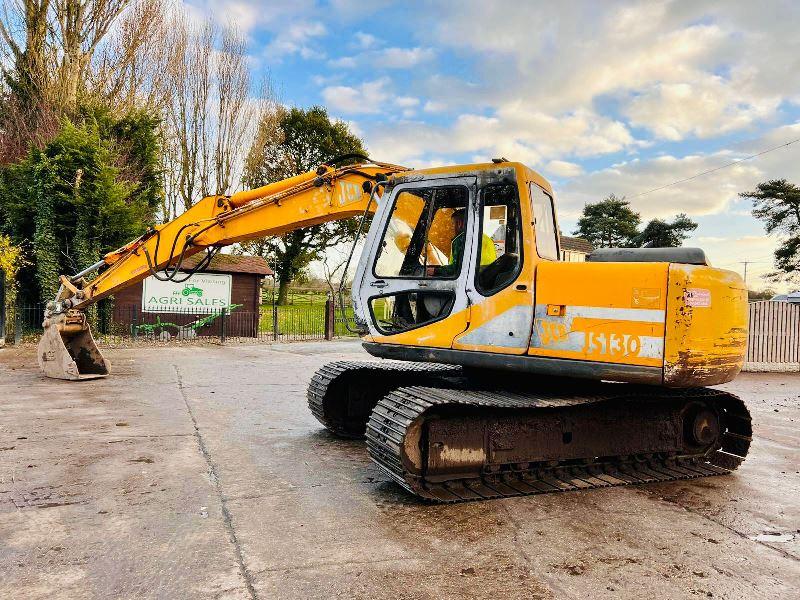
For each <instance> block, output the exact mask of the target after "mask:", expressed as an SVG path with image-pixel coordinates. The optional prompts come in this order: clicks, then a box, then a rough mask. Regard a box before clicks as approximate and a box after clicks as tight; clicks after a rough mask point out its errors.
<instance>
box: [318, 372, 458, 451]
mask: <svg viewBox="0 0 800 600" xmlns="http://www.w3.org/2000/svg"><path fill="white" fill-rule="evenodd" d="M460 374H461V367H458V366H453V365H442V364H436V363H418V362H403V361H395V360H383V361H380V362H366V361H336V362H332V363H328V364H327V365H325V366H324V367H322V368H320V369H319V370H318V371H317V372H316V373H314V376H313V377H312V378H311V382H310V383H309V384H308V408H309V409H310V410H311V414H313V415H314V416H315V417H316V418H317V420H318V421H319V422H320V423H322V424H323V425H324V426H325V427H326V428H327V429H328V430H329V431H331V432H332V433H334V434H335V435H338V436H340V437H347V438H356V439H357V438H362V437H364V432H365V430H366V427H367V421H368V420H369V412H370V411H371V410H372V408H373V407H374V406H375V405H376V404H377V403H378V401H379V400H380V399H381V398H382V397H383V396H384V395H386V394H387V393H388V392H389V391H390V390H392V389H395V388H399V387H402V386H404V385H428V386H430V385H436V384H437V383H439V382H442V383H444V382H447V381H451V378H453V377H458V376H459V375H460ZM351 385H352V386H353V387H355V388H356V389H357V390H358V392H359V393H361V394H366V395H367V396H368V399H367V403H368V404H371V406H369V410H368V411H366V412H363V411H354V410H352V408H351V407H350V406H349V403H350V391H351V390H350V389H349V388H350V386H351Z"/></svg>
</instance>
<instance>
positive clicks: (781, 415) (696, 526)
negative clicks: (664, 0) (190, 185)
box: [0, 342, 800, 599]
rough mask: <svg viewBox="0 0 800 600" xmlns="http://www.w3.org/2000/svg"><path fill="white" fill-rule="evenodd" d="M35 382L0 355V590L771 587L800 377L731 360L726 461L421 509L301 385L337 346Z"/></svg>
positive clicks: (797, 524)
mask: <svg viewBox="0 0 800 600" xmlns="http://www.w3.org/2000/svg"><path fill="white" fill-rule="evenodd" d="M107 355H108V357H109V358H110V359H111V361H112V364H113V366H114V373H115V374H114V376H113V377H111V378H108V379H105V380H101V381H94V382H82V383H69V382H59V381H52V380H45V379H43V378H42V377H41V376H40V375H39V374H38V371H37V369H36V367H35V355H34V351H33V350H32V349H30V350H22V351H20V350H16V349H13V348H6V349H4V350H2V351H0V598H107V597H122V598H260V599H263V598H407V599H412V598H414V599H416V598H420V599H421V598H620V597H621V598H648V599H653V598H695V597H699V598H712V597H713V598H729V599H732V598H771V599H772V598H789V597H797V596H796V595H795V594H797V590H798V589H799V588H800V474H799V473H798V471H800V434H799V433H798V428H797V425H798V423H800V374H743V375H742V376H740V377H739V379H737V380H736V381H735V382H734V383H732V384H729V385H727V386H724V387H726V388H727V389H729V390H731V391H733V392H734V393H737V394H739V395H741V396H742V397H743V398H744V400H745V401H746V403H747V405H748V407H749V409H750V411H751V412H752V414H753V421H754V430H755V439H754V441H753V444H752V446H751V451H750V455H749V457H748V459H747V461H745V463H744V464H743V465H742V467H741V468H740V470H739V471H738V472H737V474H736V475H733V476H727V477H717V478H710V479H703V480H695V481H687V482H672V483H662V484H657V485H652V486H649V487H648V486H642V487H626V488H611V489H601V490H592V491H588V492H570V493H565V494H554V495H546V496H533V497H525V498H511V499H504V500H493V501H488V502H478V503H465V504H457V505H430V504H422V503H420V502H418V501H416V500H415V499H414V498H413V497H411V496H409V495H408V494H406V493H405V492H403V491H402V490H401V489H400V488H398V487H397V486H396V485H394V484H392V483H390V482H388V481H387V479H386V477H385V476H384V475H383V474H382V473H381V472H380V471H379V470H378V469H377V468H376V467H375V466H373V465H372V463H371V462H370V461H369V459H368V458H367V455H366V450H365V448H364V446H363V444H362V443H360V442H350V441H346V442H345V441H341V440H338V439H336V438H333V437H332V436H330V435H329V434H327V433H326V432H325V431H324V430H323V429H322V428H321V426H320V425H319V424H318V423H317V421H316V420H315V419H314V418H313V417H312V416H311V414H310V413H309V412H308V410H307V408H306V401H305V387H306V384H307V382H308V380H309V379H310V377H311V375H312V373H313V372H314V370H316V369H317V368H318V367H319V366H321V365H322V364H324V363H325V362H328V361H332V360H339V359H345V358H349V359H359V358H365V357H366V355H365V354H364V353H363V352H362V350H361V348H360V346H359V345H358V344H357V343H353V342H322V343H298V344H285V345H275V346H236V345H232V346H228V347H219V346H183V347H177V348H147V349H142V348H139V349H136V350H114V351H109V352H108V353H107Z"/></svg>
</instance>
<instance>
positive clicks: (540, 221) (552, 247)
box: [530, 183, 558, 260]
mask: <svg viewBox="0 0 800 600" xmlns="http://www.w3.org/2000/svg"><path fill="white" fill-rule="evenodd" d="M530 190H531V208H532V209H533V218H534V230H535V232H536V253H537V254H538V255H539V256H540V257H541V258H547V259H550V260H558V240H557V239H556V220H555V211H554V210H553V199H552V198H551V197H550V195H549V194H548V193H547V192H545V191H544V190H543V189H542V188H540V187H539V186H538V185H536V184H535V183H531V184H530Z"/></svg>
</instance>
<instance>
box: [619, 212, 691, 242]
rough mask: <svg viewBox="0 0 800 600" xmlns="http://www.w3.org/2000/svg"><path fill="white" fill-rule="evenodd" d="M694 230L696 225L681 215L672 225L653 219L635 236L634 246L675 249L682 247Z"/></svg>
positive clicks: (676, 217) (677, 216)
mask: <svg viewBox="0 0 800 600" xmlns="http://www.w3.org/2000/svg"><path fill="white" fill-rule="evenodd" d="M695 229H697V223H695V222H694V221H692V220H691V219H690V218H689V217H688V216H686V215H685V214H683V213H681V214H679V215H676V216H675V218H674V219H673V220H672V223H668V222H666V221H663V220H661V219H653V220H651V221H650V222H649V223H648V224H647V226H646V227H645V228H644V229H643V230H642V232H641V233H640V234H639V235H638V236H636V239H635V240H634V244H635V245H636V246H644V247H647V248H677V247H678V246H682V245H683V241H684V240H685V239H686V238H687V237H689V233H690V232H692V231H694V230H695Z"/></svg>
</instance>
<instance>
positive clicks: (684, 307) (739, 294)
mask: <svg viewBox="0 0 800 600" xmlns="http://www.w3.org/2000/svg"><path fill="white" fill-rule="evenodd" d="M747 319H748V310H747V289H746V287H745V285H744V282H743V281H742V279H741V277H739V275H738V274H737V273H734V272H733V271H725V270H722V269H714V268H712V267H705V266H694V265H679V264H672V265H670V270H669V299H668V301H667V324H668V327H667V338H666V351H665V354H664V384H665V385H667V386H670V387H693V386H704V385H716V384H720V383H725V382H727V381H731V380H732V379H733V378H734V377H736V375H737V374H738V373H739V371H740V370H741V369H742V365H743V364H744V358H745V352H746V350H747Z"/></svg>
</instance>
